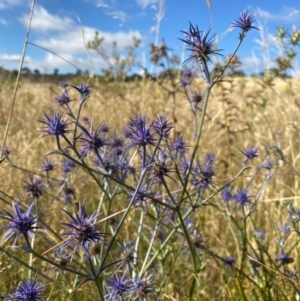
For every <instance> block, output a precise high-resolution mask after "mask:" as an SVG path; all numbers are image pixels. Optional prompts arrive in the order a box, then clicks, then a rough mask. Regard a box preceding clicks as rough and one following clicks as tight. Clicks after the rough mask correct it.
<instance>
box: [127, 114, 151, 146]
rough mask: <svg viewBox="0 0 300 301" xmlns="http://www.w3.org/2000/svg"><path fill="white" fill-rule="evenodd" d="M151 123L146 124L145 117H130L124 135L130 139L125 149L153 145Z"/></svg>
mask: <svg viewBox="0 0 300 301" xmlns="http://www.w3.org/2000/svg"><path fill="white" fill-rule="evenodd" d="M152 130H153V125H150V126H147V123H146V117H145V116H141V115H137V116H136V117H135V118H134V119H130V122H129V125H128V128H127V130H126V133H125V136H126V137H127V138H129V139H130V140H131V142H130V143H129V144H128V146H127V149H128V148H131V147H135V146H146V145H154V134H153V131H152Z"/></svg>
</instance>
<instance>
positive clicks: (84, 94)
mask: <svg viewBox="0 0 300 301" xmlns="http://www.w3.org/2000/svg"><path fill="white" fill-rule="evenodd" d="M70 86H71V87H72V88H74V89H75V90H76V91H77V92H78V93H79V94H80V102H81V103H83V102H84V101H85V100H86V99H87V98H88V97H90V95H91V89H90V86H88V85H87V84H80V85H79V86H72V85H70Z"/></svg>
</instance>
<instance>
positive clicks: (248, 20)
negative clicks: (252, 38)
mask: <svg viewBox="0 0 300 301" xmlns="http://www.w3.org/2000/svg"><path fill="white" fill-rule="evenodd" d="M254 22H255V18H254V16H253V12H248V11H247V10H246V11H241V15H240V17H239V18H238V19H237V20H236V21H234V22H233V23H232V24H231V26H232V27H238V28H240V29H241V30H242V31H243V32H247V31H249V30H251V29H257V30H259V29H258V28H257V27H255V26H253V23H254Z"/></svg>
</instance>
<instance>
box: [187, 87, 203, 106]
mask: <svg viewBox="0 0 300 301" xmlns="http://www.w3.org/2000/svg"><path fill="white" fill-rule="evenodd" d="M190 101H191V103H193V104H195V106H197V105H198V104H199V103H200V102H201V101H202V95H201V92H200V91H199V92H194V93H193V94H192V95H191V99H190Z"/></svg>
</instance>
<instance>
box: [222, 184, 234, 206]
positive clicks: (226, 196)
mask: <svg viewBox="0 0 300 301" xmlns="http://www.w3.org/2000/svg"><path fill="white" fill-rule="evenodd" d="M221 197H222V200H223V201H224V202H225V203H228V202H229V201H230V200H231V199H233V195H232V191H231V187H230V186H226V187H225V188H224V189H223V191H222V193H221Z"/></svg>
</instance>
